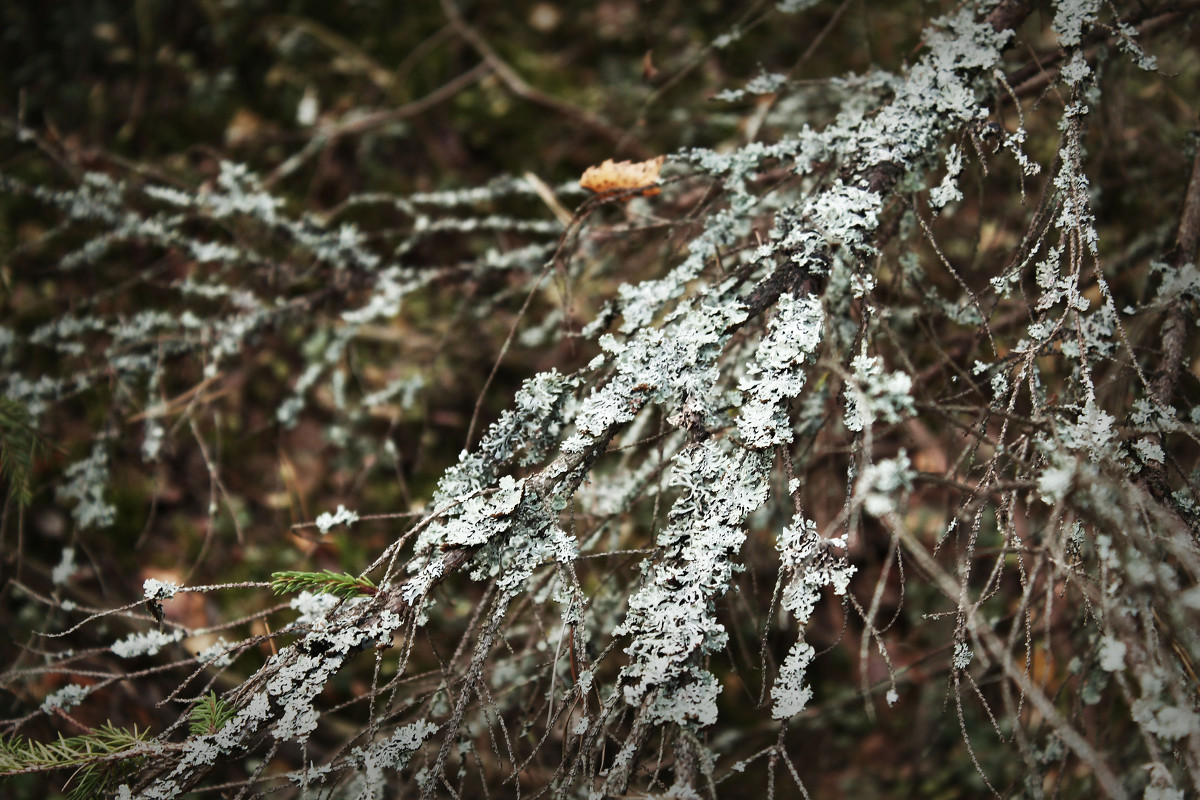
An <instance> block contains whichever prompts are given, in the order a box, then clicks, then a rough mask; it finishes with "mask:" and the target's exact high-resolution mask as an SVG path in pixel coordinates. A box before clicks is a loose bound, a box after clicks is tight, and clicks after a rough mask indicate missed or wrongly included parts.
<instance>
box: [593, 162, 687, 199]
mask: <svg viewBox="0 0 1200 800" xmlns="http://www.w3.org/2000/svg"><path fill="white" fill-rule="evenodd" d="M666 158H667V157H666V156H659V157H658V158H652V159H650V160H649V161H637V162H634V161H613V160H612V159H611V158H610V159H608V160H607V161H605V162H604V163H603V164H600V165H599V166H595V167H588V168H587V169H586V170H584V172H583V177H582V178H580V179H579V185H580V186H582V187H583V188H585V189H588V190H590V191H593V192H595V193H596V194H599V195H606V194H613V193H615V192H620V191H624V190H626V189H639V188H641V187H643V186H645V187H646V189H645V191H643V192H641V195H642V197H653V196H654V195H656V194H658V193H659V192H660V191H662V190H661V189H659V188H658V187H657V186H655V185H653V184H654V183H655V182H656V181H657V180H658V173H659V172H660V171H661V170H662V165H663V161H665V160H666Z"/></svg>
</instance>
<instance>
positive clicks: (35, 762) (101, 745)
mask: <svg viewBox="0 0 1200 800" xmlns="http://www.w3.org/2000/svg"><path fill="white" fill-rule="evenodd" d="M148 733H149V731H139V730H138V729H137V726H136V725H135V726H134V727H133V729H132V730H127V729H125V728H118V727H116V726H114V725H113V724H112V723H111V722H106V723H104V724H103V725H102V726H100V727H99V728H97V729H95V730H94V731H92V732H91V733H88V734H85V735H83V736H69V737H68V736H63V735H62V734H59V736H58V740H57V741H54V742H38V741H34V740H32V739H26V738H24V737H21V736H13V737H12V738H10V739H0V778H6V777H10V776H12V775H21V774H23V773H29V772H47V771H50V770H55V769H63V768H66V767H84V768H86V769H87V770H91V769H92V768H95V767H97V766H98V764H99V762H100V761H103V760H106V759H110V758H111V757H113V756H118V755H120V754H121V753H124V752H126V751H128V750H132V749H134V748H137V747H140V746H142V745H144V744H146V742H147V741H148V739H147V735H148ZM82 779H83V778H82V776H81V781H82Z"/></svg>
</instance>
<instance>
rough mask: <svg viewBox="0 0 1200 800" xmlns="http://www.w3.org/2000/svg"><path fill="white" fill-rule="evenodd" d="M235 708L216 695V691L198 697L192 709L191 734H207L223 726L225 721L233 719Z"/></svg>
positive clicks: (235, 712)
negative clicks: (198, 700) (198, 699)
mask: <svg viewBox="0 0 1200 800" xmlns="http://www.w3.org/2000/svg"><path fill="white" fill-rule="evenodd" d="M235 714H237V709H236V708H234V707H233V706H231V705H230V704H229V703H226V702H225V701H224V700H222V699H221V698H219V697H217V693H216V692H209V693H208V694H207V695H206V696H204V697H202V698H200V702H199V703H197V704H196V707H195V708H193V709H192V717H191V723H190V726H191V731H192V735H193V736H207V735H209V734H212V733H216V732H217V731H219V730H221V728H223V727H225V723H226V722H229V720H231V719H233V717H234V715H235Z"/></svg>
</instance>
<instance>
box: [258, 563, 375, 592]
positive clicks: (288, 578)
mask: <svg viewBox="0 0 1200 800" xmlns="http://www.w3.org/2000/svg"><path fill="white" fill-rule="evenodd" d="M271 590H272V591H274V592H275V594H286V593H288V592H304V591H308V592H314V593H316V594H332V595H336V596H337V597H342V598H350V597H371V596H374V594H375V593H376V592H377V591H379V590H378V588H377V587H376V586H375V584H374V582H372V581H371V579H370V578H368V577H365V576H364V577H361V578H359V577H355V576H354V575H351V574H350V573H349V572H343V573H341V574H340V575H339V574H338V573H336V572H334V571H333V570H328V569H327V570H325V571H323V572H296V571H286V572H273V573H271Z"/></svg>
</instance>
